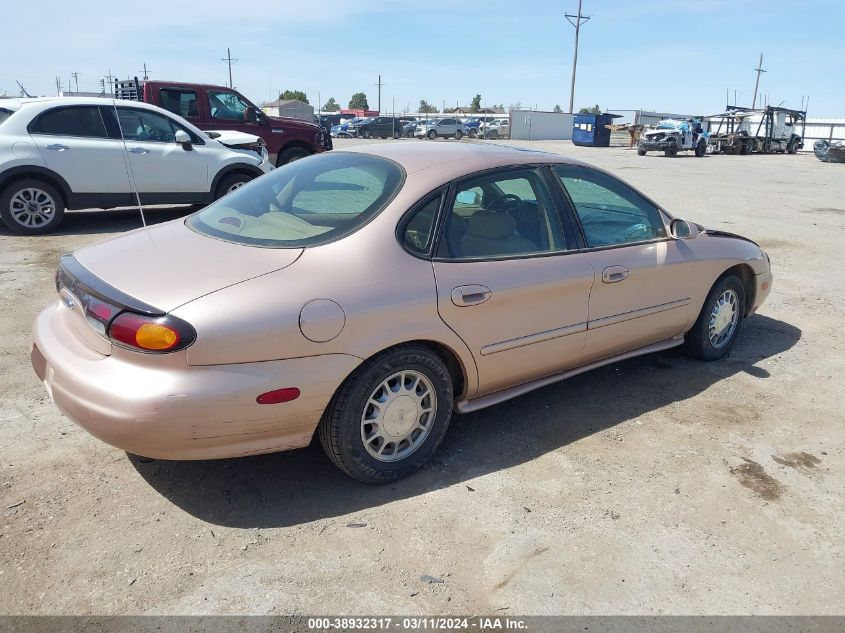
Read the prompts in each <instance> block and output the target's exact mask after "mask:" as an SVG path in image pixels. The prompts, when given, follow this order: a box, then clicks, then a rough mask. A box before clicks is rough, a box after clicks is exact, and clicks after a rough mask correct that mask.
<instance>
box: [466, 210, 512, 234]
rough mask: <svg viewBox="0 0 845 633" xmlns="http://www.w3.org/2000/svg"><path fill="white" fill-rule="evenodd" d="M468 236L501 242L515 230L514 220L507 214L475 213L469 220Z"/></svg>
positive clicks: (492, 212) (493, 212)
mask: <svg viewBox="0 0 845 633" xmlns="http://www.w3.org/2000/svg"><path fill="white" fill-rule="evenodd" d="M468 229H469V230H468V234H469V235H474V236H476V237H483V238H486V239H488V240H501V239H504V238H506V237H507V236H509V235H512V234H513V232H514V231H515V230H516V220H514V219H513V218H512V217H511V216H510V215H508V214H507V213H496V212H495V211H484V210H482V211H476V212H475V213H473V214H472V215H471V216H470V218H469V226H468Z"/></svg>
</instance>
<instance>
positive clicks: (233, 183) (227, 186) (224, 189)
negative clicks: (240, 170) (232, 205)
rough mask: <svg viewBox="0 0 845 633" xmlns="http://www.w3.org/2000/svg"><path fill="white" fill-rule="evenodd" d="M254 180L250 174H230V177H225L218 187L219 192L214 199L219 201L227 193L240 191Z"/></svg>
mask: <svg viewBox="0 0 845 633" xmlns="http://www.w3.org/2000/svg"><path fill="white" fill-rule="evenodd" d="M252 179H253V176H250V175H249V174H229V175H228V176H223V178H222V179H221V180H220V184H218V185H217V192H216V193H215V194H214V199H215V200H217V199H219V198H222V197H223V196H225V195H226V194H227V193H232V192H233V191H235V190H236V189H240V188H241V187H243V186H244V185H245V184H246V183H248V182H249V181H250V180H252Z"/></svg>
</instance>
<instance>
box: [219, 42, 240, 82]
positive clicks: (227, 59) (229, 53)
mask: <svg viewBox="0 0 845 633" xmlns="http://www.w3.org/2000/svg"><path fill="white" fill-rule="evenodd" d="M220 61H221V62H226V63H227V64H229V87H230V88H234V87H235V86H234V84H233V83H232V64H233V63H234V62H237V61H238V60H237V59H233V58H232V51H231V50H229V48H228V47H227V48H226V57H221V58H220Z"/></svg>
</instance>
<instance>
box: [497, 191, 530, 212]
mask: <svg viewBox="0 0 845 633" xmlns="http://www.w3.org/2000/svg"><path fill="white" fill-rule="evenodd" d="M521 206H522V198H520V197H519V196H517V195H514V194H512V193H506V194H505V195H503V196H502V197H501V198H497V199H496V200H495V201H493V203H492V204H491V205H490V207H489V209H490V211H496V212H497V213H510V214H511V215H513V214H514V213H516V212H517V211H519V208H520V207H521Z"/></svg>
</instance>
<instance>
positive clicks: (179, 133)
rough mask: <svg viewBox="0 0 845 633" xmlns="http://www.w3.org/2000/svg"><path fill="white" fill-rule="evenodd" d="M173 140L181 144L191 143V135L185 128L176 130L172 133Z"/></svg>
mask: <svg viewBox="0 0 845 633" xmlns="http://www.w3.org/2000/svg"><path fill="white" fill-rule="evenodd" d="M173 140H174V141H176V142H177V143H179V144H180V145H182V146H185V145H190V144H191V137H190V135H189V134H188V133H187V132H186V131H185V130H176V134H174V135H173Z"/></svg>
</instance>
